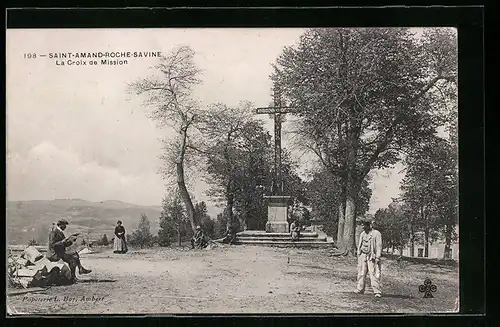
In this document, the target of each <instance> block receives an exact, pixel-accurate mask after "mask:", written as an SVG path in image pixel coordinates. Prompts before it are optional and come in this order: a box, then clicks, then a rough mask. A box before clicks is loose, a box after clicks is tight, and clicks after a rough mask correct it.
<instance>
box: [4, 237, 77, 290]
mask: <svg viewBox="0 0 500 327" xmlns="http://www.w3.org/2000/svg"><path fill="white" fill-rule="evenodd" d="M9 269H10V271H9V280H10V281H11V283H12V284H14V286H21V287H24V288H27V287H35V286H48V285H66V284H69V283H70V280H71V271H70V269H69V266H68V264H66V263H65V262H63V261H62V260H59V261H58V262H51V261H50V260H49V259H47V258H46V257H45V256H44V255H42V254H41V253H40V252H38V250H37V249H36V248H35V247H33V246H29V247H27V248H26V249H25V250H24V252H23V253H22V255H21V257H20V258H15V257H13V256H10V257H9Z"/></svg>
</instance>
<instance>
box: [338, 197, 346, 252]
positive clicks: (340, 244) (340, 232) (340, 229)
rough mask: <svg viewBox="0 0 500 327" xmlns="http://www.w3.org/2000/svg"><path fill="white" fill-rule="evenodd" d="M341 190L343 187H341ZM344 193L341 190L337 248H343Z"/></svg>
mask: <svg viewBox="0 0 500 327" xmlns="http://www.w3.org/2000/svg"><path fill="white" fill-rule="evenodd" d="M342 188H343V187H342ZM345 208H346V206H345V191H344V190H342V192H341V194H340V199H339V223H338V226H337V246H338V247H343V243H344V242H343V238H344V226H345Z"/></svg>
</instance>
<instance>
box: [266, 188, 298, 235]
mask: <svg viewBox="0 0 500 327" xmlns="http://www.w3.org/2000/svg"><path fill="white" fill-rule="evenodd" d="M264 198H265V199H268V201H269V202H268V207H267V223H266V232H268V233H288V232H289V231H290V230H289V227H288V221H287V217H288V203H289V201H290V199H291V198H292V197H291V196H285V195H270V196H264Z"/></svg>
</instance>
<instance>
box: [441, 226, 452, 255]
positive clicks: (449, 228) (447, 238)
mask: <svg viewBox="0 0 500 327" xmlns="http://www.w3.org/2000/svg"><path fill="white" fill-rule="evenodd" d="M452 229H453V226H451V224H449V223H448V224H447V225H446V230H445V245H444V255H443V258H444V259H451V256H450V250H451V234H452Z"/></svg>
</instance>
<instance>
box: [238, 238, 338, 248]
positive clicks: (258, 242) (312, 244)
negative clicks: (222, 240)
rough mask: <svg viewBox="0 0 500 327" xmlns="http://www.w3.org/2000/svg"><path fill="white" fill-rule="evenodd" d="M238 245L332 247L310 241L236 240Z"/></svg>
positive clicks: (330, 243) (324, 242)
mask: <svg viewBox="0 0 500 327" xmlns="http://www.w3.org/2000/svg"><path fill="white" fill-rule="evenodd" d="M236 244H238V245H256V246H275V247H314V248H317V247H327V248H328V247H333V242H327V241H323V242H311V241H294V242H292V241H263V240H241V239H237V240H236Z"/></svg>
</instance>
